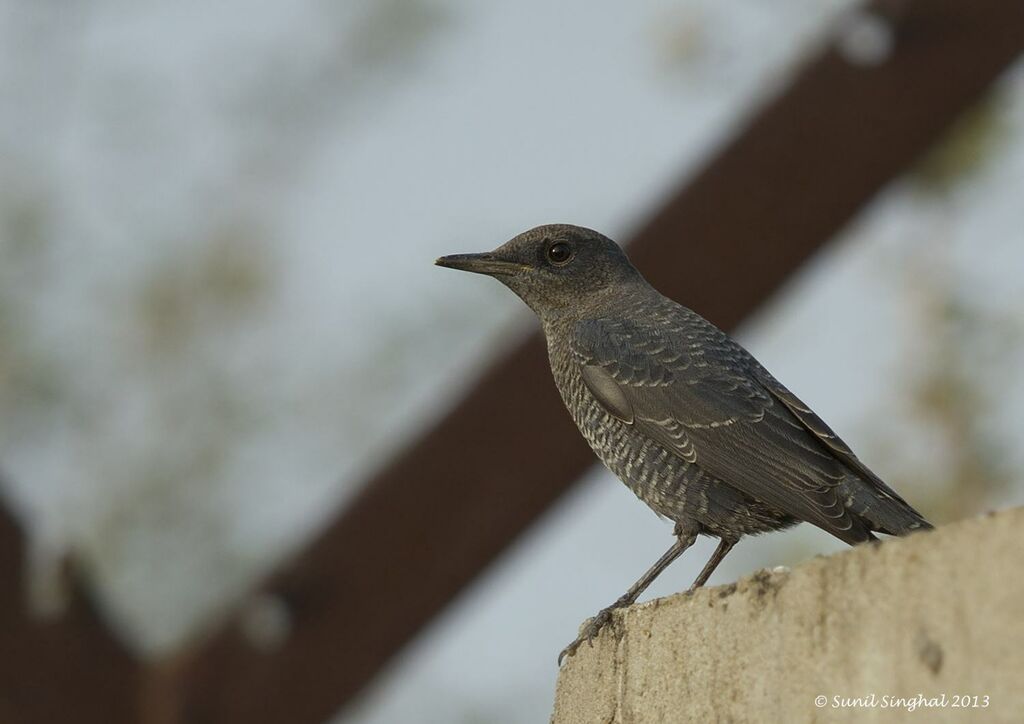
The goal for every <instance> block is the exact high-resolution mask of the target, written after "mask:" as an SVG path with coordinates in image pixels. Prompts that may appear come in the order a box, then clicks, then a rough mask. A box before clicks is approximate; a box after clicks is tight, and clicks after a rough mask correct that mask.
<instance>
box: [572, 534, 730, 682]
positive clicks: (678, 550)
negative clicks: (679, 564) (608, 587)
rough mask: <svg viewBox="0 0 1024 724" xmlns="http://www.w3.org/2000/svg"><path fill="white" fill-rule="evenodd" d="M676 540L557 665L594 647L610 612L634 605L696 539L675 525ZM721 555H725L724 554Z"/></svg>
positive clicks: (590, 624)
mask: <svg viewBox="0 0 1024 724" xmlns="http://www.w3.org/2000/svg"><path fill="white" fill-rule="evenodd" d="M675 535H676V540H675V543H673V544H672V547H671V548H669V549H668V550H667V551H665V553H664V555H662V557H661V558H659V559H658V560H657V561H656V562H655V564H654V565H653V566H651V567H650V568H649V569H647V572H646V573H644V575H642V576H641V577H640V580H639V581H637V582H636V583H634V584H633V585H632V586H630V587H629V590H628V591H626V592H625V593H624V594H622V595H621V596H619V598H618V599H617V600H616V601H615V603H613V604H612V605H610V606H607V607H606V608H602V609H601V610H600V611H598V612H597V615H596V616H594V617H593V618H592V619H590V621H588V622H587V625H586V626H585V627H584V628H583V631H582V633H580V635H579V636H577V637H576V640H575V641H573V642H572V643H571V644H569V645H568V646H566V647H565V648H564V649H562V653H560V654H559V655H558V664H559V666H561V664H562V659H564V658H565V657H566V656H572V655H573V654H575V653H576V649H578V648H579V647H580V644H582V643H583V642H584V641H586V642H587V643H588V644H589V645H591V646H593V645H594V638H595V637H596V636H597V634H598V633H600V631H601V629H602V628H604V627H605V626H606V625H607V624H608V622H609V621H611V620H612V611H614V610H615V609H617V608H623V607H625V606H629V605H630V604H632V603H634V602H635V601H636V599H637V598H639V596H640V594H641V593H643V592H644V590H645V589H646V588H647V587H648V586H650V585H651V583H653V582H654V579H655V578H657V577H658V576H659V575H661V572H662V571H664V570H665V569H666V568H668V567H669V565H670V564H671V563H672V561H674V560H675V559H676V558H678V557H679V556H681V555H682V554H683V551H685V550H686V549H687V548H689V547H690V546H692V545H693V542H694V541H695V540H696V539H697V534H696V533H693V532H690V531H684V530H682V529H681V528H680V526H679V525H676V531H675ZM722 555H725V554H724V553H723V554H722Z"/></svg>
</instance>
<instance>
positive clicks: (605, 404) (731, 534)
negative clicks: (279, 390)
mask: <svg viewBox="0 0 1024 724" xmlns="http://www.w3.org/2000/svg"><path fill="white" fill-rule="evenodd" d="M435 263H436V264H437V265H438V266H442V267H447V268H450V269H457V270H461V271H467V272H474V273H478V274H485V275H488V276H491V277H493V278H495V279H497V280H498V281H500V282H501V283H502V284H504V285H505V286H506V287H508V288H509V289H510V290H511V291H512V292H514V293H515V294H516V295H517V296H518V297H519V298H520V299H521V300H522V301H523V302H525V303H526V305H527V306H529V307H530V308H531V309H532V310H533V311H534V312H535V313H536V315H537V316H538V317H539V319H540V323H541V326H542V328H543V331H544V336H545V338H546V341H547V350H548V358H549V361H550V364H551V372H552V375H553V377H554V382H555V386H556V387H557V388H558V392H559V394H560V395H561V397H562V401H563V402H564V403H565V406H566V408H567V409H568V411H569V414H570V415H571V417H572V418H573V420H574V421H575V423H576V425H577V427H579V430H580V432H581V433H582V435H583V437H584V438H585V439H586V441H587V442H588V443H589V444H590V447H591V448H592V449H593V451H594V453H596V455H597V457H598V458H599V459H600V460H601V462H602V463H604V465H605V466H606V467H608V469H610V470H611V471H612V472H613V473H614V474H615V475H616V476H617V477H618V478H620V479H621V480H622V482H624V483H625V484H626V485H627V486H628V487H629V488H630V489H631V490H632V491H633V493H635V494H636V496H637V497H638V498H640V500H642V501H643V502H644V503H646V504H647V505H648V506H649V507H650V508H652V509H653V510H654V512H655V513H657V514H658V515H659V516H662V517H664V518H666V519H668V520H669V521H671V522H672V523H674V526H673V535H674V540H673V543H672V546H671V547H670V548H669V549H668V550H667V551H666V552H665V554H664V555H662V556H661V557H660V558H659V559H658V560H657V561H656V562H655V563H654V565H652V566H651V567H650V569H648V570H647V571H646V572H645V573H644V574H643V576H641V577H640V579H639V580H638V581H636V583H634V584H633V585H632V586H630V588H629V590H627V591H626V593H624V594H623V595H622V596H620V597H619V598H618V599H617V600H616V601H614V602H613V603H612V604H611V605H609V606H606V607H605V608H603V609H601V610H600V611H599V612H598V613H597V615H595V616H594V617H592V618H591V619H589V620H588V622H587V623H586V624H585V625H584V626H583V627H582V629H581V631H580V634H579V636H578V637H577V638H576V639H575V640H574V641H573V642H572V643H570V644H569V645H568V646H567V647H565V649H563V650H562V652H561V653H560V654H559V656H558V663H559V665H561V663H562V661H563V659H565V658H566V657H568V656H572V655H574V654H575V653H576V651H577V649H578V648H579V646H580V645H581V644H582V643H584V642H587V643H588V644H589V645H591V646H592V645H593V641H594V639H595V638H596V637H597V636H598V634H599V633H600V631H601V630H602V629H603V628H604V627H605V626H606V625H608V623H609V622H610V621H611V620H612V613H613V612H614V611H615V610H617V609H619V608H623V607H626V606H629V605H631V604H633V603H635V602H636V600H637V598H638V597H639V596H640V595H641V594H642V593H643V591H644V590H645V589H646V588H647V587H648V586H649V585H650V584H651V583H652V582H653V581H654V579H655V578H657V577H658V575H660V574H661V573H662V572H663V571H664V570H665V569H666V568H667V567H668V566H669V565H670V564H671V563H672V562H673V561H675V560H676V559H677V558H679V556H680V555H682V554H683V552H684V551H685V550H686V549H687V548H689V547H690V546H691V545H693V543H694V541H695V540H696V539H697V537H698V536H699V535H705V536H709V537H712V538H717V539H718V546H717V548H716V549H715V551H714V553H713V554H712V556H711V558H710V560H708V562H707V564H706V565H705V566H704V568H703V570H701V572H700V574H699V575H698V576H697V579H696V580H695V581H694V583H693V585H692V586H691V589H690V590H694V589H696V588H699V587H701V586H703V585H704V583H706V582H707V580H708V578H709V577H710V576H711V574H712V572H713V571H714V570H715V568H716V567H717V566H718V564H719V563H721V561H722V559H723V558H724V557H725V556H726V554H728V553H729V551H730V550H731V549H732V548H733V546H734V545H736V543H737V542H738V541H739V540H740V539H741V538H742V537H743V536H747V535H757V534H760V533H767V532H771V531H777V530H783V529H786V528H789V527H790V526H793V525H796V524H797V523H800V522H806V523H810V524H812V525H815V526H817V527H818V528H821V529H822V530H824V531H826V532H827V533H830V534H832V535H833V536H835V537H836V538H839V539H840V540H842V541H844V542H845V543H847V544H849V545H856V544H858V543H863V542H866V541H870V540H874V539H875V535H874V533H876V532H878V533H884V534H888V535H896V536H901V535H905V534H908V533H911V532H913V531H917V530H924V529H929V528H931V527H932V526H931V524H929V523H928V521H927V520H925V518H924V517H923V516H922V515H921V514H920V513H918V512H917V511H916V510H915V509H914V508H913V507H911V505H910V504H909V503H907V502H906V501H905V500H904V499H903V498H902V497H900V495H899V494H898V493H897V492H896V491H895V490H893V489H892V488H891V487H889V486H888V485H887V484H886V483H884V482H883V481H882V480H881V478H879V477H878V476H877V475H875V473H873V472H872V471H871V470H870V469H869V468H868V467H867V466H866V465H865V464H864V463H862V462H861V461H860V459H859V458H858V457H857V456H856V455H855V454H854V452H853V451H852V450H851V449H850V447H849V446H848V445H847V444H846V443H845V442H843V440H842V439H841V438H840V437H839V436H838V435H837V434H836V433H835V432H834V431H833V430H832V429H831V428H830V427H829V426H828V425H826V424H825V422H824V421H822V419H821V418H820V417H818V415H816V414H815V413H814V411H813V410H811V408H810V407H808V406H807V405H806V404H805V403H803V402H802V401H801V400H800V399H799V398H798V397H797V396H796V395H794V394H793V393H792V392H790V391H789V389H787V388H786V387H785V386H783V385H782V383H780V382H779V381H778V380H776V379H775V377H773V376H772V375H771V374H770V373H769V372H768V371H767V370H766V369H765V368H764V367H763V366H762V365H761V364H760V363H759V362H758V361H757V360H756V359H755V358H754V357H753V355H751V354H750V353H749V352H748V351H747V350H746V349H744V348H743V347H742V346H740V344H739V343H737V342H736V341H735V340H733V339H732V338H731V337H730V336H729V335H727V334H726V333H725V332H723V331H722V330H721V329H719V328H718V327H716V326H715V325H714V324H712V323H711V322H709V321H708V320H706V319H704V318H703V317H701V316H700V315H699V314H697V313H696V312H694V311H693V310H691V309H689V308H687V307H685V306H683V305H681V304H679V303H677V302H675V301H673V300H672V299H669V298H668V297H665V296H663V295H662V294H660V293H659V292H658V291H657V290H656V289H655V288H654V287H653V286H651V284H650V283H648V282H647V280H646V279H644V277H643V276H642V275H641V274H640V272H639V271H638V270H637V269H636V268H635V267H634V266H633V264H632V263H631V262H630V260H629V258H628V257H627V256H626V254H625V252H624V251H623V250H622V249H621V248H620V247H619V246H618V245H617V244H616V243H615V242H614V241H612V240H611V239H609V238H608V237H606V236H604V235H602V234H600V233H598V232H596V231H593V230H591V229H587V228H584V227H580V226H573V225H570V224H547V225H543V226H538V227H535V228H533V229H530V230H528V231H525V232H523V233H521V234H519V235H518V236H515V237H514V238H512V239H511V240H509V241H508V242H506V243H505V244H503V245H501V246H499V247H498V248H497V249H495V250H494V251H491V252H486V253H476V254H455V255H451V256H443V257H441V258H439V259H437V260H436V262H435Z"/></svg>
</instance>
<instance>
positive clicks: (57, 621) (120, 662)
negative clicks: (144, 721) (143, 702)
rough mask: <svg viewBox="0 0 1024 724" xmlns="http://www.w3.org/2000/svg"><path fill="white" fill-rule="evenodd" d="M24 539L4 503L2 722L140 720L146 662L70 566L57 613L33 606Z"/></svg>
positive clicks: (119, 723)
mask: <svg viewBox="0 0 1024 724" xmlns="http://www.w3.org/2000/svg"><path fill="white" fill-rule="evenodd" d="M25 541H26V538H25V536H24V534H23V531H22V530H21V527H20V526H19V525H18V523H17V522H16V520H15V519H14V518H13V517H12V516H11V515H10V513H9V512H8V511H7V510H6V509H5V508H4V506H3V505H2V504H0V591H2V594H0V721H2V722H4V723H5V724H7V723H9V724H52V723H53V722H64V721H71V719H69V717H70V716H73V717H74V721H76V722H82V724H132V722H137V721H138V720H139V708H138V705H139V703H140V702H139V699H138V698H137V693H138V691H139V686H140V684H141V682H142V679H143V676H142V671H143V668H142V663H141V662H140V661H139V660H138V659H137V658H136V657H135V656H133V655H132V654H131V653H130V652H129V651H128V650H127V649H125V648H124V647H122V646H121V645H120V643H119V642H118V641H117V640H115V639H114V638H113V637H112V636H111V635H110V634H109V632H108V629H107V627H106V626H105V624H104V622H103V621H102V619H101V618H100V616H99V615H98V613H97V612H96V609H95V607H94V606H93V605H92V603H91V601H90V600H89V597H88V596H87V594H86V593H85V589H84V587H83V586H82V585H80V584H79V582H78V578H77V576H76V575H75V572H74V571H73V570H70V568H69V569H68V570H67V577H68V580H67V581H66V582H67V588H68V593H69V600H68V601H67V604H66V606H65V607H64V608H63V610H62V611H61V613H60V615H59V616H56V617H48V618H40V617H39V616H37V615H34V614H33V613H32V612H31V611H30V610H29V606H28V605H27V602H28V601H27V595H26V593H25V592H26V583H27V580H28V571H27V561H28V556H27V552H26V550H25V545H26V543H25Z"/></svg>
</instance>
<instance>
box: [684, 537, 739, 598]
mask: <svg viewBox="0 0 1024 724" xmlns="http://www.w3.org/2000/svg"><path fill="white" fill-rule="evenodd" d="M734 545H736V541H734V540H730V539H728V538H722V539H721V540H720V541H718V547H717V548H715V552H714V553H712V554H711V558H710V560H708V562H707V563H706V564H704V569H703V570H702V571H701V572H700V575H699V576H697V580H696V581H694V582H693V585H692V586H690V590H691V591H693V590H695V589H697V588H700V587H701V586H703V585H704V584H705V583H707V582H708V579H709V578H711V574H712V573H714V571H715V569H716V568H718V564H719V563H721V562H722V559H723V558H725V554H726V553H728V552H729V551H731V550H732V547H733V546H734Z"/></svg>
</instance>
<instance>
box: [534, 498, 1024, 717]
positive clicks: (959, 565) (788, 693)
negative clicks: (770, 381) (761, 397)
mask: <svg viewBox="0 0 1024 724" xmlns="http://www.w3.org/2000/svg"><path fill="white" fill-rule="evenodd" d="M872 695H874V699H873V700H872V699H871V696H872ZM943 695H945V701H944V702H943V700H942V699H938V697H941V696H943ZM964 695H969V696H971V697H975V696H976V697H978V708H967V709H964V708H954V706H953V705H954V704H955V703H963V702H962V701H960V702H958V701H957V699H956V697H962V696H964ZM819 696H821V697H825V699H824V701H825V704H824V706H817V705H816V703H815V698H816V697H819ZM836 697H839V698H840V699H842V698H845V699H853V698H855V697H860V698H861V700H862V701H861V702H859V703H858V702H849V701H846V702H844V701H842V700H838V701H837V699H836ZM884 697H889V699H888V700H887V699H885V698H884ZM896 697H900V698H902V699H904V700H906V701H903V702H893V701H892V699H893V698H896ZM984 697H988V699H987V701H988V706H987V707H985V708H981V706H982V704H983V703H984V701H985V699H984ZM936 699H937V700H936ZM967 703H968V704H973V703H974V699H973V698H972V699H971V700H969V701H968V702H967ZM915 705H916V707H915ZM912 708H913V710H911V709H912ZM687 721H696V722H715V721H730V722H747V721H750V722H771V721H786V722H805V721H821V722H831V721H857V722H861V721H885V722H898V721H914V722H925V721H927V722H932V721H950V722H954V721H955V722H968V721H971V722H973V721H1000V722H1011V721H1013V722H1020V721H1024V508H1017V509H1014V510H1009V511H1005V512H1001V513H997V514H992V515H988V516H984V517H981V518H975V519H971V520H966V521H962V522H959V523H954V524H952V525H947V526H944V527H943V528H941V529H939V530H936V531H932V532H926V533H919V534H916V535H913V536H910V537H908V538H904V539H893V540H888V541H886V542H884V543H881V544H871V545H864V546H859V547H857V548H855V549H851V550H849V551H844V552H842V553H839V554H837V555H833V556H830V557H828V558H817V559H814V560H812V561H809V562H807V563H806V564H803V565H801V566H799V567H797V568H795V569H794V570H793V571H791V572H777V573H776V572H768V571H761V572H759V573H756V574H754V575H753V576H750V577H748V578H745V579H742V580H740V581H739V582H738V583H736V584H730V585H727V586H721V587H718V588H710V589H704V590H701V591H698V592H696V593H695V594H693V595H689V594H680V595H676V596H671V597H668V598H663V599H658V600H655V601H650V602H648V603H643V604H639V605H637V606H633V607H631V608H629V609H626V610H625V611H623V612H622V613H621V614H620V615H618V616H617V618H616V620H615V622H614V625H613V627H612V628H610V629H607V630H605V631H604V632H603V633H602V635H601V637H600V638H599V639H598V640H596V641H595V642H594V646H593V648H590V647H587V646H585V645H584V646H583V647H582V648H580V650H579V652H578V653H577V654H576V656H575V657H573V658H571V659H569V660H568V662H567V663H566V664H565V666H564V667H563V668H562V671H561V673H560V675H559V679H558V688H557V692H556V695H555V712H554V715H553V716H552V722H553V724H597V723H601V724H611V723H620V722H621V723H623V724H633V723H635V722H687Z"/></svg>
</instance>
